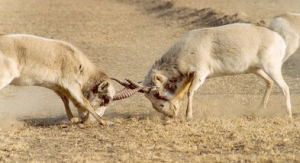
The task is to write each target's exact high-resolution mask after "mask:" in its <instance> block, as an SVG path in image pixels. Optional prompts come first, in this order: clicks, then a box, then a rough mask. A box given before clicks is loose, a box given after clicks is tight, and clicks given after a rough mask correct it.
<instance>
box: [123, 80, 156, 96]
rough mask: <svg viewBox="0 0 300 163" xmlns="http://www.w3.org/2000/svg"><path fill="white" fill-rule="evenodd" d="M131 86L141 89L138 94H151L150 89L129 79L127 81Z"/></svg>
mask: <svg viewBox="0 0 300 163" xmlns="http://www.w3.org/2000/svg"><path fill="white" fill-rule="evenodd" d="M125 80H126V81H127V82H128V83H129V84H130V85H132V86H133V87H136V88H140V90H139V91H138V92H141V93H146V92H149V91H150V89H151V88H150V87H145V86H143V85H141V84H140V82H138V83H135V82H133V81H131V80H129V79H125Z"/></svg>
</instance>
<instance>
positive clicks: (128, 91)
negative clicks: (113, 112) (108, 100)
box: [113, 88, 141, 101]
mask: <svg viewBox="0 0 300 163" xmlns="http://www.w3.org/2000/svg"><path fill="white" fill-rule="evenodd" d="M140 89H141V88H135V89H128V88H124V89H122V90H121V91H119V92H117V94H116V95H115V96H114V97H113V101H117V100H123V99H125V98H128V97H130V96H132V95H134V94H135V93H136V92H138V91H139V90H140Z"/></svg>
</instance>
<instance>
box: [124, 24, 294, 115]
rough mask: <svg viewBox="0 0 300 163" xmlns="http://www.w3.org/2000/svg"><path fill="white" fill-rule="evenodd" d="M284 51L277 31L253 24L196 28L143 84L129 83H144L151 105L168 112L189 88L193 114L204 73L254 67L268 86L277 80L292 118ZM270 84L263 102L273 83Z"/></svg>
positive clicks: (232, 72)
mask: <svg viewBox="0 0 300 163" xmlns="http://www.w3.org/2000/svg"><path fill="white" fill-rule="evenodd" d="M285 51H286V43H285V41H284V39H283V38H282V37H281V36H280V35H279V34H277V33H276V32H273V31H271V30H270V29H268V28H263V27H258V26H255V25H252V24H244V23H236V24H230V25H224V26H220V27H213V28H204V29H198V30H193V31H190V32H188V33H187V34H185V35H184V36H183V37H182V38H181V39H180V40H179V41H177V42H176V43H175V44H174V45H173V46H172V47H171V48H170V49H169V50H168V51H167V52H166V53H165V54H164V55H163V56H162V58H161V59H159V60H158V61H156V62H155V64H154V65H153V66H152V68H151V70H150V71H149V73H148V75H147V76H146V77H145V79H144V81H143V83H142V85H141V84H138V83H134V82H132V81H130V80H128V81H129V83H127V85H128V86H131V87H132V88H140V90H139V92H143V93H145V96H146V97H147V98H148V99H149V100H150V101H151V102H152V105H153V107H154V108H155V109H156V110H157V111H158V112H161V113H163V114H165V115H167V116H169V117H174V116H176V115H177V113H178V109H179V107H180V104H181V101H182V98H183V97H184V95H185V94H186V93H187V96H188V103H187V110H186V117H187V119H188V120H191V119H192V105H193V96H194V93H195V91H196V90H197V89H198V88H199V87H200V86H201V85H202V84H203V83H204V81H205V79H207V78H212V77H218V76H225V75H235V74H246V73H254V74H256V75H258V76H260V77H262V78H263V79H264V80H265V81H266V83H267V85H268V86H270V82H272V81H275V82H276V83H277V84H278V86H279V87H280V88H281V89H282V91H283V94H284V96H285V98H286V108H287V112H288V116H289V117H290V118H292V110H291V102H290V92H289V87H288V85H287V84H286V82H285V81H284V79H283V77H282V74H281V67H282V64H283V62H284V59H285ZM123 85H124V86H126V83H123ZM128 86H127V87H128ZM266 90H267V91H266V93H265V95H264V98H263V99H264V100H263V101H265V102H266V101H267V100H268V99H267V98H268V95H267V92H268V90H269V87H267V89H266ZM168 105H169V107H168Z"/></svg>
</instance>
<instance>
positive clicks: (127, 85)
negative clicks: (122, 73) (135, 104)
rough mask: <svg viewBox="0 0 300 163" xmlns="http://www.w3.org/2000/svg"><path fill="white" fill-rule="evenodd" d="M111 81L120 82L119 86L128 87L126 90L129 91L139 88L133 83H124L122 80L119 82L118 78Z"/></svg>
mask: <svg viewBox="0 0 300 163" xmlns="http://www.w3.org/2000/svg"><path fill="white" fill-rule="evenodd" d="M111 79H112V80H114V81H116V82H118V83H119V84H121V85H122V86H124V87H126V88H129V89H135V88H138V87H136V86H134V85H132V84H131V83H126V82H122V81H120V80H118V79H116V78H111Z"/></svg>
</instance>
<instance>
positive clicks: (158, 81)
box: [152, 74, 167, 87]
mask: <svg viewBox="0 0 300 163" xmlns="http://www.w3.org/2000/svg"><path fill="white" fill-rule="evenodd" d="M166 80H167V78H166V77H165V76H163V75H161V74H155V75H153V76H152V82H153V83H154V84H155V85H156V86H158V87H159V86H162V85H163V84H164V83H165V82H166Z"/></svg>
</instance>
